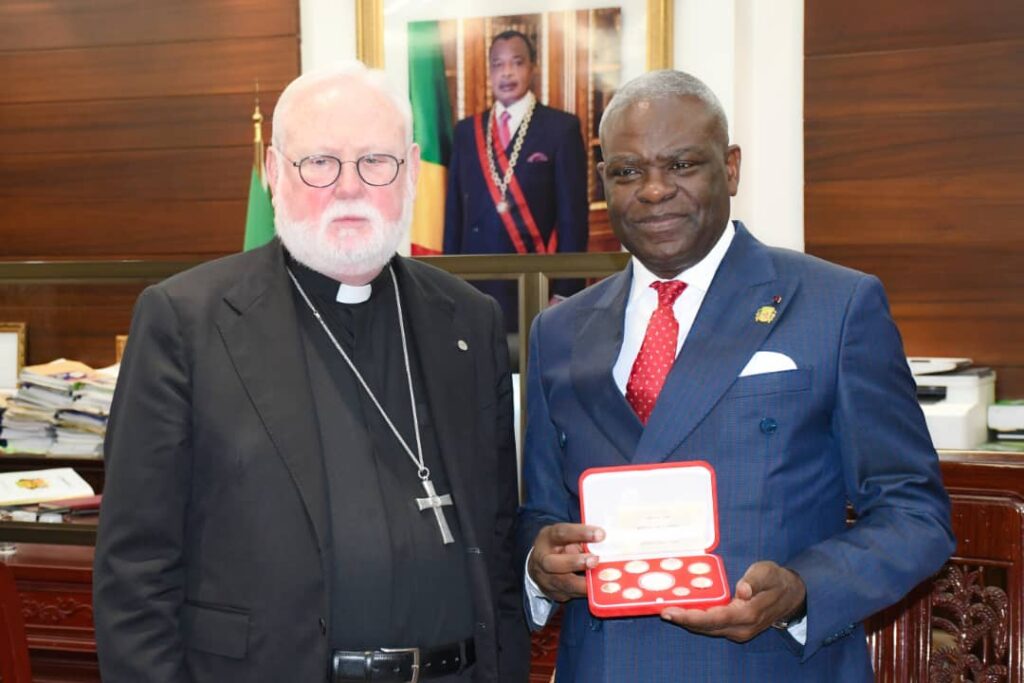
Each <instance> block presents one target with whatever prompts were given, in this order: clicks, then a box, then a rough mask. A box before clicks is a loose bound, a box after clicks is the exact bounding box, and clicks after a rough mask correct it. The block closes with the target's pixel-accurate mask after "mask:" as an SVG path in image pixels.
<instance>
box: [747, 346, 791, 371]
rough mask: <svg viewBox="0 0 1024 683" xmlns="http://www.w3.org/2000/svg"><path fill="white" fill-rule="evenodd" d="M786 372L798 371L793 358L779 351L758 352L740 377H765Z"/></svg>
mask: <svg viewBox="0 0 1024 683" xmlns="http://www.w3.org/2000/svg"><path fill="white" fill-rule="evenodd" d="M786 370H796V363H794V362H793V359H792V358H790V357H789V356H787V355H786V354H784V353H779V352H777V351H758V352H757V353H755V354H754V355H753V357H752V358H751V359H750V361H749V362H748V363H747V365H746V367H744V368H743V371H742V372H740V377H749V376H750V375H763V374H765V373H766V372H785V371H786Z"/></svg>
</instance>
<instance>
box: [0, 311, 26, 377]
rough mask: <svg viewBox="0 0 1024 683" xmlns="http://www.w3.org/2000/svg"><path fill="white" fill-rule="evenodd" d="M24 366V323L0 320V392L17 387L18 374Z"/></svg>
mask: <svg viewBox="0 0 1024 683" xmlns="http://www.w3.org/2000/svg"><path fill="white" fill-rule="evenodd" d="M24 366H25V323H3V322H0V393H13V392H14V391H15V390H16V389H17V388H18V375H19V373H21V368H22V367H24Z"/></svg>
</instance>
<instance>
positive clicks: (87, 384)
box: [50, 365, 120, 456]
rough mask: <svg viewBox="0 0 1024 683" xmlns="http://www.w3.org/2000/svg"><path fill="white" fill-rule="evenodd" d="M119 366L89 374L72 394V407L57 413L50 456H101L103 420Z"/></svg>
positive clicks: (105, 428) (104, 422)
mask: <svg viewBox="0 0 1024 683" xmlns="http://www.w3.org/2000/svg"><path fill="white" fill-rule="evenodd" d="M119 367H120V366H119V365H112V366H110V367H107V368H101V369H100V370H95V371H93V372H90V373H89V374H88V375H87V376H86V377H85V378H83V379H82V381H81V382H79V383H78V384H77V386H76V388H75V390H74V392H73V394H72V398H73V403H72V404H71V406H70V407H68V408H63V409H61V410H58V411H57V415H56V419H57V430H56V442H55V443H54V445H53V447H52V448H51V449H50V452H51V453H54V454H60V455H78V456H101V455H102V454H103V437H104V435H105V434H106V431H107V418H108V417H109V415H110V405H111V403H112V402H113V400H114V385H115V384H116V383H117V371H118V369H119Z"/></svg>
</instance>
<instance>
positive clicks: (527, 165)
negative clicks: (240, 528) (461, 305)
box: [444, 31, 588, 329]
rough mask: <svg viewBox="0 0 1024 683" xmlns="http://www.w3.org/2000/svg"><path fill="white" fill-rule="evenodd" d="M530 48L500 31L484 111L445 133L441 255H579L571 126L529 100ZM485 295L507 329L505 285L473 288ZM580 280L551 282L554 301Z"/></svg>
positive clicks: (579, 154) (583, 199)
mask: <svg viewBox="0 0 1024 683" xmlns="http://www.w3.org/2000/svg"><path fill="white" fill-rule="evenodd" d="M536 64H537V53H536V50H535V49H534V47H533V43H531V42H530V39H529V38H527V37H526V36H525V35H524V34H522V33H520V32H519V31H504V32H503V33H499V34H498V35H497V36H495V37H494V40H493V41H492V42H491V48H490V67H489V68H490V77H491V87H492V89H493V93H494V108H493V109H489V110H487V111H485V112H483V113H482V114H477V115H475V116H470V117H468V118H465V119H463V120H462V121H459V123H458V124H456V126H455V139H454V143H453V145H452V157H451V163H450V165H449V169H448V196H447V199H446V200H445V224H444V253H446V254H548V253H556V252H574V251H586V250H587V220H588V206H587V160H586V152H585V151H584V148H583V137H582V135H581V134H580V121H579V119H578V118H576V117H575V116H573V115H572V114H569V113H566V112H564V111H559V110H558V109H552V108H551V107H546V106H544V105H543V104H540V103H539V102H538V101H537V98H536V97H535V96H534V94H533V93H532V92H530V84H531V82H532V81H533V75H534V72H535V71H536ZM476 284H477V286H478V287H479V288H480V289H482V290H483V291H485V292H487V293H488V294H491V295H492V296H494V297H495V298H496V299H497V300H498V302H499V303H500V304H501V305H502V308H503V309H504V311H505V320H506V323H507V324H508V325H509V327H510V329H515V328H516V327H517V322H516V321H518V320H519V314H518V308H517V306H516V284H515V282H513V281H510V280H507V281H500V282H480V283H476ZM582 287H583V281H582V280H566V281H564V282H557V283H555V287H554V288H553V292H554V293H555V295H557V296H568V295H569V294H572V293H573V292H577V291H579V290H580V289H581V288H582Z"/></svg>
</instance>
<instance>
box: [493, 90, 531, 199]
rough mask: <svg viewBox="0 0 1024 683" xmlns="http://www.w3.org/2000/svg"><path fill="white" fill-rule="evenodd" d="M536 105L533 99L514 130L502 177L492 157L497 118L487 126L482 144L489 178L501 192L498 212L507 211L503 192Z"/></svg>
mask: <svg viewBox="0 0 1024 683" xmlns="http://www.w3.org/2000/svg"><path fill="white" fill-rule="evenodd" d="M536 106H537V102H536V101H534V102H533V104H531V105H530V108H529V109H527V110H526V115H525V116H523V122H522V123H520V124H519V130H518V131H517V132H516V141H515V143H514V144H513V145H512V154H511V155H510V156H509V158H508V168H506V169H505V177H504V178H502V177H500V176H499V175H498V165H497V162H496V161H495V158H494V157H495V152H494V128H495V124H496V122H497V119H495V120H494V121H493V122H491V124H490V125H488V126H487V137H486V140H485V141H484V144H485V145H487V165H488V167H489V168H490V171H491V180H492V181H494V185H495V187H497V188H498V192H499V193H500V194H501V201H499V202H498V205H497V208H498V211H499V212H500V213H505V212H506V211H508V202H507V201H505V193H506V192H507V191H508V184H509V183H510V182H511V181H512V176H513V174H514V173H515V171H516V162H518V161H519V151H520V150H521V149H522V148H523V140H525V139H526V129H527V128H529V127H530V119H532V118H533V110H534V108H535V107H536ZM491 115H492V116H493V115H494V110H493V109H492V110H491Z"/></svg>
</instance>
